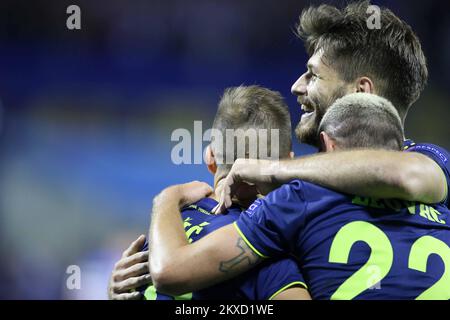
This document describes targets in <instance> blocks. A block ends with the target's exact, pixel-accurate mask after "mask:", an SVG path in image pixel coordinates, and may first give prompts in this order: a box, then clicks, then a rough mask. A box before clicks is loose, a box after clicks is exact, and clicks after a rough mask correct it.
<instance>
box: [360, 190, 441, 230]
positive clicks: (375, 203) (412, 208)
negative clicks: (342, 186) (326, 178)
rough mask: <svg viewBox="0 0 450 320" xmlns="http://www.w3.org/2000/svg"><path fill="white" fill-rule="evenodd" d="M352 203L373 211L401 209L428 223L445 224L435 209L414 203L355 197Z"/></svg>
mask: <svg viewBox="0 0 450 320" xmlns="http://www.w3.org/2000/svg"><path fill="white" fill-rule="evenodd" d="M352 203H353V204H356V205H360V206H365V207H370V208H375V209H388V210H393V211H395V212H399V211H400V210H401V209H404V208H406V209H408V212H409V213H410V214H418V215H420V216H421V217H422V218H425V219H427V220H428V221H432V222H437V223H440V224H445V223H446V222H445V220H442V219H441V218H440V217H439V216H440V215H441V213H440V212H439V211H438V210H436V209H435V208H433V207H431V206H428V205H426V204H423V203H419V202H415V201H405V200H396V199H375V198H369V197H360V196H355V197H354V198H353V199H352Z"/></svg>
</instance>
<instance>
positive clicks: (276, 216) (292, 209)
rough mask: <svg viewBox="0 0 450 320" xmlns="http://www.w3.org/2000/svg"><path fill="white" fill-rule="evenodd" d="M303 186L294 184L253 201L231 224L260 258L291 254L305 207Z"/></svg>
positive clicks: (299, 182) (294, 182) (297, 183)
mask: <svg viewBox="0 0 450 320" xmlns="http://www.w3.org/2000/svg"><path fill="white" fill-rule="evenodd" d="M302 184H303V183H302V182H301V181H299V180H294V181H293V182H291V183H289V184H285V185H283V186H282V187H280V188H278V189H276V190H274V191H272V192H271V193H269V194H268V195H267V197H266V198H264V199H258V200H256V201H255V202H254V203H253V204H252V205H251V206H250V207H249V208H248V209H247V210H246V211H244V212H243V213H242V214H241V216H240V217H239V219H238V220H237V221H236V222H235V223H234V226H235V228H236V229H237V231H238V233H239V235H240V236H241V237H242V239H243V240H244V241H245V242H246V243H247V245H248V246H249V247H250V248H251V249H252V250H253V251H254V252H255V253H256V254H258V255H259V256H260V257H263V258H268V257H277V256H281V255H282V254H284V253H287V252H291V251H292V250H293V248H294V245H295V243H296V242H297V238H298V235H299V231H300V229H301V228H302V227H303V225H304V220H305V212H306V206H307V203H306V201H305V200H304V196H303V193H302Z"/></svg>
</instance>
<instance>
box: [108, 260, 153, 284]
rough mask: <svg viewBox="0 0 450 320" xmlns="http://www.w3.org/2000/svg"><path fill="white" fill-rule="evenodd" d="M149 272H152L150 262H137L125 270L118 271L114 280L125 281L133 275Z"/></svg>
mask: <svg viewBox="0 0 450 320" xmlns="http://www.w3.org/2000/svg"><path fill="white" fill-rule="evenodd" d="M148 273H150V271H149V267H148V262H142V263H137V264H135V265H133V266H131V267H129V268H127V269H125V270H119V271H117V272H116V273H115V274H114V276H113V280H114V281H115V282H118V281H123V280H125V279H128V278H131V277H137V276H141V275H143V274H148Z"/></svg>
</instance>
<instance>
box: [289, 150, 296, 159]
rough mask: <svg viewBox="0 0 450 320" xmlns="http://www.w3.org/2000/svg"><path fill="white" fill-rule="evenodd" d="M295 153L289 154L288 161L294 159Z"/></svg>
mask: <svg viewBox="0 0 450 320" xmlns="http://www.w3.org/2000/svg"><path fill="white" fill-rule="evenodd" d="M294 157H295V153H294V151H291V152H289V159H294Z"/></svg>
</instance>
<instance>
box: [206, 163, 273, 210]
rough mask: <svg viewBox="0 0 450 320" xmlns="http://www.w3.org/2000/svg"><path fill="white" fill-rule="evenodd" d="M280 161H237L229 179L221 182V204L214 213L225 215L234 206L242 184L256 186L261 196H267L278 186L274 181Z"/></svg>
mask: <svg viewBox="0 0 450 320" xmlns="http://www.w3.org/2000/svg"><path fill="white" fill-rule="evenodd" d="M277 164H278V161H271V160H256V159H236V161H235V162H234V164H233V167H232V168H231V170H230V172H229V173H228V175H227V177H226V178H225V179H223V180H222V181H220V182H219V185H218V186H217V193H218V194H219V195H220V200H219V204H218V205H217V206H216V207H215V208H214V209H213V210H212V212H213V213H215V214H219V213H223V212H224V211H225V210H226V209H227V208H229V207H231V205H232V200H231V199H232V198H233V196H235V195H236V194H237V193H238V191H239V187H240V185H242V182H245V183H247V184H249V185H255V186H256V189H257V191H258V193H259V194H263V195H266V194H268V193H269V192H270V191H272V190H273V189H275V188H276V187H277V186H278V185H277V184H276V183H275V181H274V174H273V173H274V172H275V171H276V169H277Z"/></svg>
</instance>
